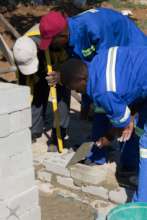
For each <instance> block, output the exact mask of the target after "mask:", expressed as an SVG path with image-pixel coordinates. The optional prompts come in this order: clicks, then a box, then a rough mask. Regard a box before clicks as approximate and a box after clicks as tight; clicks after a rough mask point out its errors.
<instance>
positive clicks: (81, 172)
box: [70, 164, 107, 185]
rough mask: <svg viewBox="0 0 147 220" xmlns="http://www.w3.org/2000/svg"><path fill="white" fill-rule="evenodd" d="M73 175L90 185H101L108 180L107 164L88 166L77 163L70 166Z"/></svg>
mask: <svg viewBox="0 0 147 220" xmlns="http://www.w3.org/2000/svg"><path fill="white" fill-rule="evenodd" d="M70 172H71V177H72V178H74V179H76V180H79V181H81V182H83V183H88V184H90V185H99V184H101V183H102V182H104V181H105V180H106V177H107V166H105V165H103V166H91V167H90V166H86V165H84V164H76V165H75V166H73V167H71V168H70Z"/></svg>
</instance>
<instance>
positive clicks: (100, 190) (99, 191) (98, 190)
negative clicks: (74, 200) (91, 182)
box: [82, 186, 108, 200]
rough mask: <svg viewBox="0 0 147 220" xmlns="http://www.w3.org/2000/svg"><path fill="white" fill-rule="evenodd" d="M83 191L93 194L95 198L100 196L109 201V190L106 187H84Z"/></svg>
mask: <svg viewBox="0 0 147 220" xmlns="http://www.w3.org/2000/svg"><path fill="white" fill-rule="evenodd" d="M82 191H83V192H85V193H89V194H92V195H94V196H98V197H100V198H102V199H105V200H108V190H107V189H105V188H104V187H102V186H100V187H96V186H82Z"/></svg>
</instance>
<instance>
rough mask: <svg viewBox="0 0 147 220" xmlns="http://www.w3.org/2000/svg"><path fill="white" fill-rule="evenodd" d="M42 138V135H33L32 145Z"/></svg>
mask: <svg viewBox="0 0 147 220" xmlns="http://www.w3.org/2000/svg"><path fill="white" fill-rule="evenodd" d="M41 136H42V134H41V133H34V134H32V144H33V143H35V142H36V141H37V138H40V137H41Z"/></svg>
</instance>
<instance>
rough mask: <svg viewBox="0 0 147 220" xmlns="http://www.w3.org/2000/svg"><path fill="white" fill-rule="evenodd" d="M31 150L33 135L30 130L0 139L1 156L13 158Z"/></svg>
mask: <svg viewBox="0 0 147 220" xmlns="http://www.w3.org/2000/svg"><path fill="white" fill-rule="evenodd" d="M30 148H31V133H30V130H29V129H25V130H22V131H20V132H17V133H14V134H11V135H9V136H8V137H6V138H0V155H4V156H13V155H15V154H17V153H22V152H24V151H26V150H29V149H30Z"/></svg>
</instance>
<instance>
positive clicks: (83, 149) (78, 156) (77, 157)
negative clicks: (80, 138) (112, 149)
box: [66, 142, 94, 168]
mask: <svg viewBox="0 0 147 220" xmlns="http://www.w3.org/2000/svg"><path fill="white" fill-rule="evenodd" d="M93 144H94V142H85V143H83V144H81V146H80V147H79V148H78V150H77V151H76V153H75V154H74V155H73V157H72V158H71V159H70V161H69V162H68V164H67V165H66V168H69V167H71V166H73V165H74V164H76V163H78V162H79V161H81V160H83V159H85V157H86V156H87V154H88V153H89V152H90V151H91V149H92V147H93Z"/></svg>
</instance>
